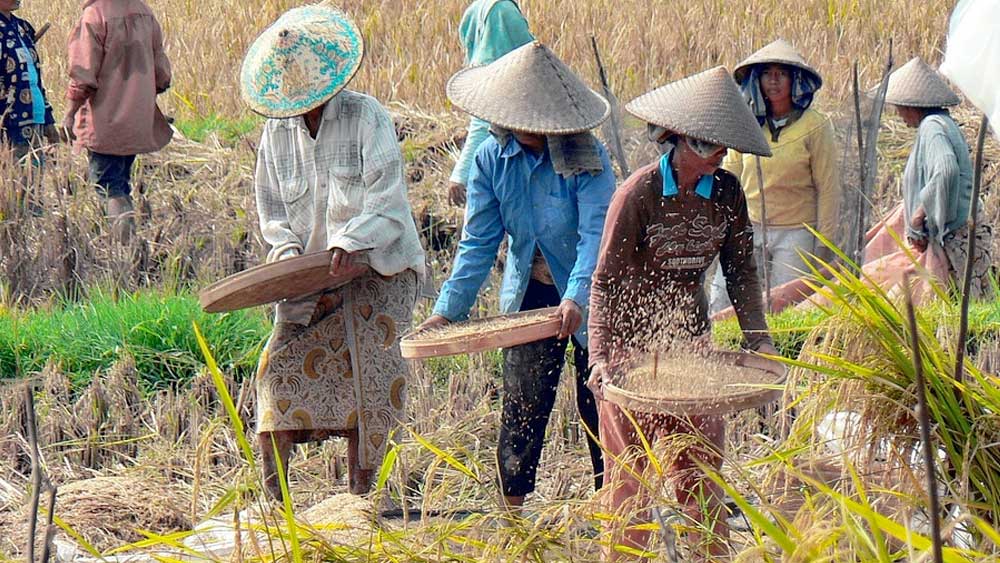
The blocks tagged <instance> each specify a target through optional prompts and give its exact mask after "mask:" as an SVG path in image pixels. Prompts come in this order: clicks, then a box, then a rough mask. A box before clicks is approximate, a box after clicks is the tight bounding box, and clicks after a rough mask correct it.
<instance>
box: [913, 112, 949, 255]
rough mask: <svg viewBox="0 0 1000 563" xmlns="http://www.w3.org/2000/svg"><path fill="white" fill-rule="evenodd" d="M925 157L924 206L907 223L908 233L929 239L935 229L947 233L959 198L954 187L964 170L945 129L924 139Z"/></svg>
mask: <svg viewBox="0 0 1000 563" xmlns="http://www.w3.org/2000/svg"><path fill="white" fill-rule="evenodd" d="M923 157H924V158H923V163H922V164H923V168H924V178H926V182H925V183H924V185H923V187H921V188H920V192H919V194H918V196H917V199H918V201H919V203H920V206H919V207H918V208H917V211H916V213H915V214H914V217H913V218H912V219H911V224H910V225H908V226H907V234H908V236H910V237H912V238H914V239H917V240H922V239H926V238H927V235H928V233H929V232H931V231H932V230H933V231H934V232H936V233H938V234H939V235H944V234H946V233H944V232H943V231H944V228H945V226H946V225H947V224H948V216H949V213H950V212H952V211H953V210H952V209H950V207H951V206H952V203H951V202H952V201H954V200H955V199H956V198H955V197H954V195H955V194H952V193H951V189H952V187H953V186H955V184H956V183H957V180H958V177H959V175H960V174H961V169H960V168H959V166H958V157H957V156H956V155H955V150H954V149H953V148H952V146H951V143H950V142H949V141H948V138H947V137H946V136H945V134H944V133H943V132H936V131H935V132H932V133H931V134H930V135H929V136H928V138H927V139H926V140H924V141H923ZM925 224H926V226H925Z"/></svg>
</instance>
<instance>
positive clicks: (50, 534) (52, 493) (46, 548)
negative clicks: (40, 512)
mask: <svg viewBox="0 0 1000 563" xmlns="http://www.w3.org/2000/svg"><path fill="white" fill-rule="evenodd" d="M57 492H58V489H57V488H56V487H49V505H48V508H49V513H48V516H47V517H46V523H45V543H44V544H42V563H48V561H49V559H50V558H51V557H52V538H54V537H55V535H56V527H55V525H54V524H53V522H54V521H55V516H56V493H57Z"/></svg>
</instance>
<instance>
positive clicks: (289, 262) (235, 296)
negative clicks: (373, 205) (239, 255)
mask: <svg viewBox="0 0 1000 563" xmlns="http://www.w3.org/2000/svg"><path fill="white" fill-rule="evenodd" d="M331 257H332V252H330V251H329V250H324V251H320V252H310V253H309V254H303V255H302V256H295V257H293V258H288V259H285V260H280V261H278V262H271V263H270V264H261V265H260V266H254V267H253V268H249V269H247V270H243V271H242V272H238V273H236V274H233V275H231V276H228V277H225V278H223V279H221V280H219V281H217V282H215V283H213V284H212V285H210V286H208V287H206V288H205V289H203V290H201V292H200V293H198V299H199V301H200V302H201V308H202V309H204V310H205V311H206V312H209V313H223V312H226V311H235V310H237V309H246V308H248V307H255V306H257V305H264V304H265V303H275V302H277V301H281V300H283V299H295V298H298V297H304V296H306V295H310V294H313V293H317V292H320V291H323V290H327V289H334V288H337V287H340V286H342V285H345V284H347V283H348V282H350V281H351V280H352V279H354V278H355V277H356V276H355V275H351V276H346V277H336V278H334V277H331V276H330V273H329V272H330V258H331Z"/></svg>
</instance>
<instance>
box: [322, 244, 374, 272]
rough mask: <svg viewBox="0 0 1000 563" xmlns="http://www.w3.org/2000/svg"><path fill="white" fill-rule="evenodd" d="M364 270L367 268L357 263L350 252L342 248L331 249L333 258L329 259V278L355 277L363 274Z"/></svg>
mask: <svg viewBox="0 0 1000 563" xmlns="http://www.w3.org/2000/svg"><path fill="white" fill-rule="evenodd" d="M366 268H367V266H365V265H364V264H361V263H359V262H357V261H356V260H355V259H354V255H353V254H351V253H350V252H348V251H346V250H344V249H343V248H334V249H333V257H332V258H330V277H334V278H340V277H344V278H349V277H355V276H359V275H361V274H362V273H364V271H365V269H366Z"/></svg>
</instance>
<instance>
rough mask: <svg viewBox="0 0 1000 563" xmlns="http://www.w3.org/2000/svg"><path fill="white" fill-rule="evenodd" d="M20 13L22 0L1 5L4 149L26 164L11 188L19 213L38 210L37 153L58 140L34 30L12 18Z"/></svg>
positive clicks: (0, 141) (3, 0)
mask: <svg viewBox="0 0 1000 563" xmlns="http://www.w3.org/2000/svg"><path fill="white" fill-rule="evenodd" d="M20 8H21V0H0V145H2V146H5V147H7V148H9V150H10V151H11V156H12V160H13V161H15V162H17V163H19V164H21V165H23V172H21V173H19V174H18V175H19V176H20V177H19V178H18V179H17V180H16V181H15V182H14V183H13V187H14V190H15V194H14V196H15V198H14V199H15V202H16V204H17V209H22V208H24V206H25V205H28V206H30V207H31V209H32V210H36V209H39V210H40V207H39V206H38V204H37V203H36V202H34V200H33V194H32V193H31V191H32V190H30V189H29V188H30V187H31V186H32V185H37V184H38V179H39V178H40V176H41V174H38V173H37V172H38V171H39V170H40V166H41V162H42V161H41V158H40V156H39V153H38V149H39V148H40V147H41V145H42V141H43V140H47V141H49V142H51V143H56V142H58V141H59V136H58V134H57V133H56V130H55V127H54V123H55V119H53V117H52V106H51V105H49V101H48V97H47V96H46V95H45V88H44V87H43V86H42V71H41V67H40V66H39V59H38V51H37V49H36V48H35V28H34V27H33V26H32V25H31V24H30V23H28V22H27V21H25V20H23V19H21V18H19V17H17V16H15V15H14V12H15V11H16V10H19V9H20Z"/></svg>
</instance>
